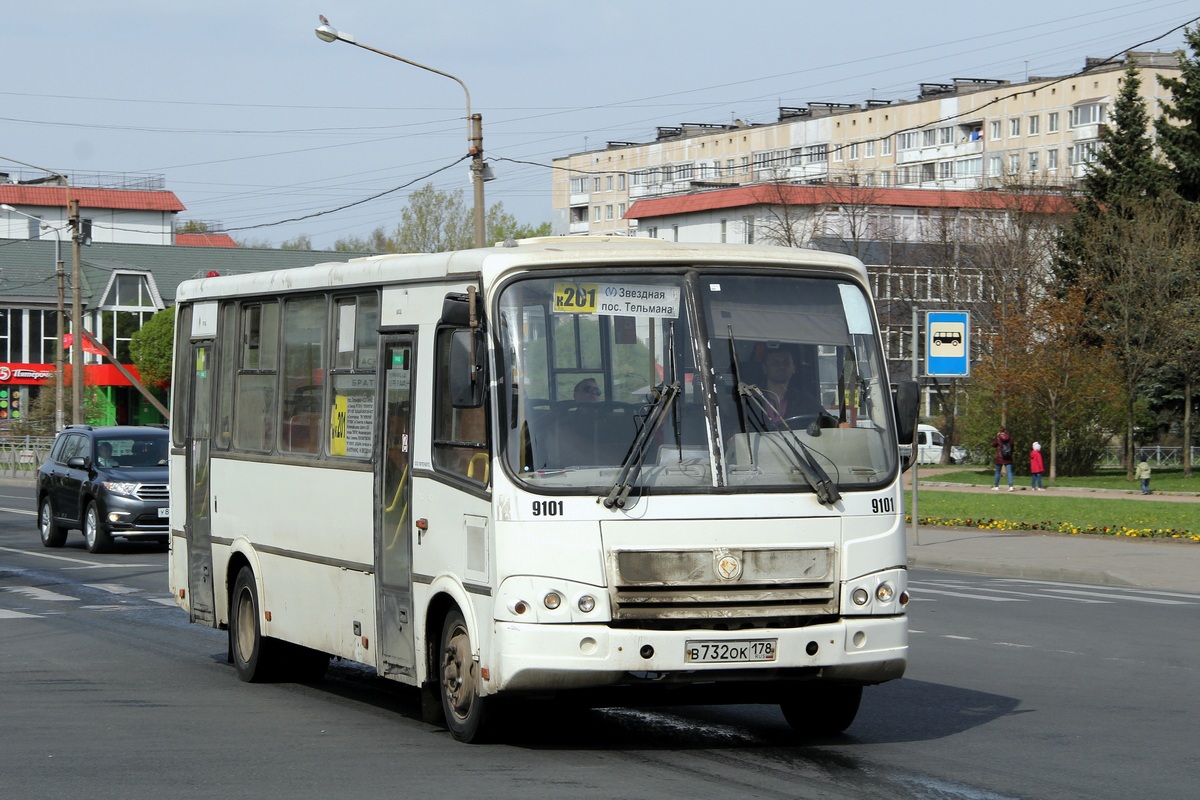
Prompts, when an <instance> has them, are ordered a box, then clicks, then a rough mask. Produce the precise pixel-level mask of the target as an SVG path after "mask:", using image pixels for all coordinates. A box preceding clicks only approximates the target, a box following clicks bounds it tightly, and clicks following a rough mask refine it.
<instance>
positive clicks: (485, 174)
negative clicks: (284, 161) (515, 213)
mask: <svg viewBox="0 0 1200 800" xmlns="http://www.w3.org/2000/svg"><path fill="white" fill-rule="evenodd" d="M316 34H317V38H318V39H320V40H321V41H322V42H345V43H346V44H352V45H354V46H355V47H361V48H362V49H363V50H370V51H371V52H372V53H378V54H379V55H381V56H387V57H388V58H391V59H395V60H396V61H403V62H404V63H405V64H410V65H412V66H414V67H417V68H418V69H423V70H425V71H426V72H432V73H435V74H437V75H441V76H442V77H445V78H449V79H450V80H452V81H454V82H455V83H457V84H458V85H459V86H461V87H462V90H463V93H464V94H466V96H467V155H469V156H471V182H472V184H473V187H474V215H475V246H476V247H483V246H484V237H485V236H486V232H485V230H484V206H483V183H484V181H487V180H491V177H492V176H491V171H490V169H489V168H488V165H487V164H486V163H485V162H484V160H483V117H482V116H481V115H479V114H472V113H471V92H470V90H468V89H467V85H466V84H465V83H463V82H462V80H460V79H459V78H456V77H454V76H453V75H451V74H450V73H448V72H442V71H441V70H440V69H434V68H433V67H427V66H425V65H424V64H418V63H417V62H416V61H411V60H409V59H407V58H402V57H401V56H398V55H395V54H393V53H389V52H387V51H386V50H379V49H377V48H374V47H371V46H369V45H365V44H363V43H361V42H359V41H357V40H355V38H354V36H353V35H351V34H349V33H346V32H345V31H339V30H338V29H337V28H334V27H333V26H332V25H330V24H329V20H327V19H325V17H323V16H322V17H321V24H320V25H319V26H318V27H317V30H316Z"/></svg>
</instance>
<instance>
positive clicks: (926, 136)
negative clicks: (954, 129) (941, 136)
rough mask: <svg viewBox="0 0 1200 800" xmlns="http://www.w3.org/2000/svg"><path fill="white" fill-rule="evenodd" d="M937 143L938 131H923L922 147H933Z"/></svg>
mask: <svg viewBox="0 0 1200 800" xmlns="http://www.w3.org/2000/svg"><path fill="white" fill-rule="evenodd" d="M936 143H937V131H935V130H933V129H932V128H930V129H926V130H923V131H921V147H933V146H934V145H935V144H936Z"/></svg>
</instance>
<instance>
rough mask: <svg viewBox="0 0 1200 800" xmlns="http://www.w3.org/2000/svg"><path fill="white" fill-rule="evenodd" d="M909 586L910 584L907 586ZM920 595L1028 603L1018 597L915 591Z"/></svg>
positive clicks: (926, 590)
mask: <svg viewBox="0 0 1200 800" xmlns="http://www.w3.org/2000/svg"><path fill="white" fill-rule="evenodd" d="M909 585H910V586H911V585H912V584H909ZM917 591H918V592H920V593H921V594H945V595H949V596H950V597H967V598H970V599H971V600H988V601H991V602H993V603H1028V602H1029V601H1028V600H1022V599H1021V598H1019V597H992V596H991V595H985V594H968V593H967V592H946V591H942V590H941V589H917ZM914 599H915V598H914Z"/></svg>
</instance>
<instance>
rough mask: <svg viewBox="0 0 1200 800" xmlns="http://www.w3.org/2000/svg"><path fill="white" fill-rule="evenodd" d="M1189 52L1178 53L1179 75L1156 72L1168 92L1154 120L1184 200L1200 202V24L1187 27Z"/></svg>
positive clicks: (1173, 177)
mask: <svg viewBox="0 0 1200 800" xmlns="http://www.w3.org/2000/svg"><path fill="white" fill-rule="evenodd" d="M1186 35H1187V43H1188V48H1189V50H1190V52H1188V51H1184V52H1182V53H1181V54H1180V56H1179V69H1180V71H1181V72H1180V75H1179V77H1173V76H1167V75H1159V76H1158V82H1159V85H1160V86H1162V87H1163V88H1164V89H1166V90H1167V91H1168V92H1170V93H1171V99H1170V100H1167V101H1164V102H1163V103H1162V116H1161V117H1159V118H1158V119H1157V120H1156V121H1155V129H1156V131H1157V133H1158V146H1159V147H1160V148H1161V149H1162V152H1163V155H1164V156H1165V157H1166V160H1167V164H1168V165H1169V169H1170V174H1171V177H1172V179H1173V183H1174V184H1175V191H1176V192H1178V193H1179V196H1180V197H1182V198H1183V199H1184V200H1187V201H1188V202H1191V203H1196V202H1200V27H1197V28H1189V29H1188V31H1187V34H1186Z"/></svg>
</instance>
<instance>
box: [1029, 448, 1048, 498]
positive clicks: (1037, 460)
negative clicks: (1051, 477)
mask: <svg viewBox="0 0 1200 800" xmlns="http://www.w3.org/2000/svg"><path fill="white" fill-rule="evenodd" d="M1045 471H1046V470H1045V467H1044V466H1043V464H1042V446H1041V444H1039V443H1038V442H1034V443H1033V449H1032V450H1030V451H1029V472H1030V473H1031V474H1032V475H1033V490H1034V491H1035V492H1044V491H1046V488H1045V487H1044V486H1042V473H1043V472H1045Z"/></svg>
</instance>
